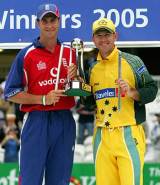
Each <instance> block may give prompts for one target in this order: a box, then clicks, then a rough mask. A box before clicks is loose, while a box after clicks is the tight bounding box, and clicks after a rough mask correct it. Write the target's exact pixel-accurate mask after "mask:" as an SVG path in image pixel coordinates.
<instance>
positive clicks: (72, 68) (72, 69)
mask: <svg viewBox="0 0 160 185" xmlns="http://www.w3.org/2000/svg"><path fill="white" fill-rule="evenodd" d="M76 76H77V66H76V65H75V64H73V63H72V64H71V65H70V66H69V67H68V78H69V79H72V78H75V77H76Z"/></svg>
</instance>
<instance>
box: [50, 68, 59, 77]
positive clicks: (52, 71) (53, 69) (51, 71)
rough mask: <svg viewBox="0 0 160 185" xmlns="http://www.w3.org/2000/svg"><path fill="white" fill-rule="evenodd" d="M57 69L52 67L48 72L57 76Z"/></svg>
mask: <svg viewBox="0 0 160 185" xmlns="http://www.w3.org/2000/svg"><path fill="white" fill-rule="evenodd" d="M57 71H58V68H57V67H53V68H52V69H51V70H50V74H51V76H52V77H56V76H57Z"/></svg>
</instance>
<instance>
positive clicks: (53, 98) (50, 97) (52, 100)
mask: <svg viewBox="0 0 160 185" xmlns="http://www.w3.org/2000/svg"><path fill="white" fill-rule="evenodd" d="M64 92H65V91H64V90H52V91H50V92H49V93H48V94H47V95H46V105H55V104H56V103H57V102H59V100H60V97H62V96H66V95H65V94H64Z"/></svg>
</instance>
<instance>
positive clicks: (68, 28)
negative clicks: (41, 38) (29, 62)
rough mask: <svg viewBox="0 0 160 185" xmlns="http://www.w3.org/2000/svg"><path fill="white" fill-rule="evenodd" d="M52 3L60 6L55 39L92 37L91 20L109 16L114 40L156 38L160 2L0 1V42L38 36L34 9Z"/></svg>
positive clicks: (159, 35) (159, 37) (159, 29)
mask: <svg viewBox="0 0 160 185" xmlns="http://www.w3.org/2000/svg"><path fill="white" fill-rule="evenodd" d="M48 2H51V3H52V2H54V3H55V4H56V5H57V6H58V7H59V9H60V13H61V24H60V31H59V38H60V40H61V41H64V42H70V41H71V40H73V38H76V37H78V38H81V39H82V40H84V41H86V42H90V41H91V40H92V22H93V21H94V20H96V19H98V18H100V17H107V18H111V19H112V20H113V22H114V23H115V25H116V28H117V32H118V34H119V37H118V41H160V11H159V7H160V1H158V0H154V1H152V2H151V1H150V0H134V1H128V0H121V2H118V1H117V0H97V1H93V0H80V1H75V0H54V1H51V0H50V1H49V0H27V1H22V0H0V43H21V42H32V40H33V39H34V38H35V37H37V36H38V35H39V30H38V28H37V27H36V23H35V22H36V16H35V15H36V10H37V7H38V5H39V4H41V3H48Z"/></svg>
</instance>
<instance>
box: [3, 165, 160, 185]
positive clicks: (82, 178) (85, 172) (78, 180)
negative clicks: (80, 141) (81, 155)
mask: <svg viewBox="0 0 160 185" xmlns="http://www.w3.org/2000/svg"><path fill="white" fill-rule="evenodd" d="M31 173H33V172H31ZM143 184H144V185H160V164H155V163H148V164H145V166H144V183H143ZM0 185H18V165H17V164H7V163H6V164H0ZM70 185H96V179H95V175H94V166H93V164H86V163H85V164H82V163H77V164H74V166H73V172H72V177H71V179H70Z"/></svg>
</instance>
